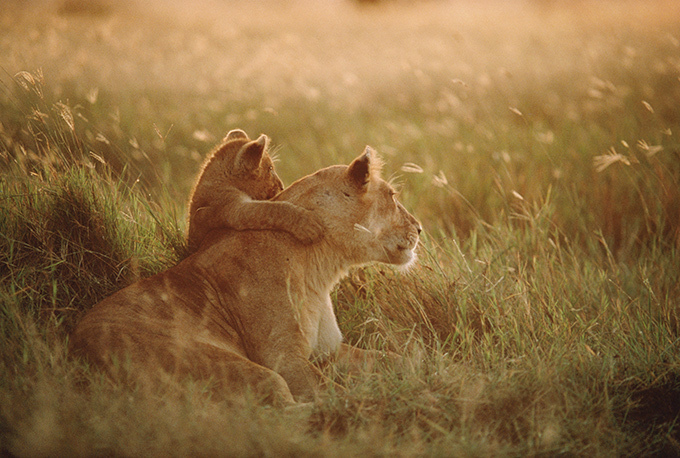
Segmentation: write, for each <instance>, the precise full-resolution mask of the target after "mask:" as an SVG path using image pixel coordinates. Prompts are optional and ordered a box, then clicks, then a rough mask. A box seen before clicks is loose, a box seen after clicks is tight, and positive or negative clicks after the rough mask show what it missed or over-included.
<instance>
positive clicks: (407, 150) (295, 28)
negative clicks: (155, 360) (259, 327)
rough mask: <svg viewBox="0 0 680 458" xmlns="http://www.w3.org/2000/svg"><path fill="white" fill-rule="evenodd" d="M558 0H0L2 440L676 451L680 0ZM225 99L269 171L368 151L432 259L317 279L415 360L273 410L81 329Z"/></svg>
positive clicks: (148, 449) (362, 336)
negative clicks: (264, 150)
mask: <svg viewBox="0 0 680 458" xmlns="http://www.w3.org/2000/svg"><path fill="white" fill-rule="evenodd" d="M564 3H566V2H552V1H548V0H544V1H541V0H534V1H530V0H527V1H520V0H517V1H507V2H501V1H492V0H490V1H484V2H473V1H453V0H450V1H447V0H441V1H421V2H413V3H412V4H411V3H409V2H404V3H401V2H389V1H385V2H353V1H350V0H347V1H341V0H334V1H328V2H321V1H319V2H316V1H312V0H291V1H282V2H274V1H271V2H270V1H259V2H237V1H227V0H224V1H218V0H212V1H209V0H205V1H200V2H181V1H179V0H177V1H170V0H168V1H161V0H157V1H155V2H135V1H134V0H125V1H120V2H118V1H113V0H91V1H87V0H59V1H47V0H45V1H40V0H32V1H20V0H4V2H3V4H2V6H1V7H0V169H1V175H0V176H1V178H0V189H1V191H0V341H1V344H0V450H1V451H2V454H3V456H5V455H7V456H91V455H113V456H154V455H155V456H166V455H167V456H189V455H203V456H212V455H218V456H219V455H222V456H250V455H258V456H260V455H265V456H280V455H284V456H375V455H378V456H385V455H390V456H392V455H396V456H484V457H486V456H537V455H540V456H588V457H591V456H678V455H680V142H679V135H680V3H678V2H676V1H645V2H643V1H640V2H633V1H606V0H603V1H588V0H583V1H578V2H569V3H568V4H567V5H566V6H565V5H564ZM234 128H241V129H244V130H245V131H246V132H248V133H249V134H250V136H251V137H255V136H257V135H259V134H260V133H265V134H267V135H268V136H269V137H270V138H271V139H272V142H273V144H274V150H275V151H276V152H277V155H278V162H277V163H276V167H277V171H278V173H279V175H280V176H281V178H282V179H283V181H284V183H286V184H290V183H291V182H293V181H294V180H295V179H297V178H299V177H301V176H304V175H306V174H308V173H311V172H313V171H315V170H317V169H319V168H321V167H326V166H329V165H332V164H338V163H344V164H347V163H349V161H351V160H352V159H353V158H354V157H356V156H357V155H358V154H360V153H361V151H363V148H364V146H365V145H367V144H368V145H371V146H372V147H374V148H375V149H376V150H377V151H378V152H379V153H380V154H381V155H382V157H383V159H384V161H385V168H384V171H383V175H384V176H385V177H386V178H389V179H390V180H391V181H392V182H393V183H394V184H395V185H396V186H397V187H398V189H399V194H400V195H399V198H400V200H401V201H402V203H403V204H404V206H405V207H406V208H407V209H408V210H409V211H411V213H413V214H414V215H415V216H416V217H417V218H418V219H419V220H420V221H421V223H422V225H423V228H424V233H423V237H422V243H421V246H420V248H419V260H418V262H417V263H416V264H415V265H414V266H413V267H411V268H410V270H408V271H406V272H404V271H400V270H397V269H393V268H391V267H388V266H385V265H373V266H369V267H366V268H363V269H358V270H355V271H353V272H352V273H351V275H350V277H349V278H347V279H345V280H344V281H343V282H342V283H341V284H340V286H339V287H338V289H337V290H336V292H335V293H334V296H333V299H334V302H335V307H336V315H337V317H338V321H339V324H340V328H341V329H342V331H343V334H344V335H345V338H346V341H347V342H349V343H352V344H354V345H357V346H359V347H362V348H369V349H370V348H373V349H389V350H392V351H395V352H397V353H400V354H402V355H404V357H405V360H406V364H405V366H406V367H405V368H403V369H402V370H395V368H392V367H390V366H388V365H385V366H381V367H379V368H378V369H376V370H375V371H373V372H369V373H365V374H360V375H356V376H348V375H347V374H342V373H338V372H336V371H334V369H333V367H325V368H324V371H325V373H326V374H327V375H328V376H329V377H331V378H332V379H334V380H335V381H336V382H338V383H339V384H341V385H343V386H344V387H345V388H346V391H345V392H336V391H329V392H327V393H324V394H323V395H322V396H321V398H320V399H318V400H317V401H316V402H314V403H313V404H312V405H309V406H305V408H301V409H276V408H272V407H270V406H266V405H264V404H261V403H258V402H257V400H255V399H251V400H249V401H248V402H247V403H246V405H245V406H243V405H240V406H234V405H232V404H229V403H226V402H217V401H213V400H211V399H210V397H209V395H208V392H207V390H206V387H204V386H201V385H200V384H196V383H194V384H192V383H189V382H187V383H185V384H182V385H179V386H173V387H168V388H165V389H163V390H159V391H157V392H154V393H149V392H145V391H142V390H137V389H135V388H134V387H133V386H128V385H125V384H116V383H113V382H111V381H109V380H108V379H106V378H104V377H103V376H101V375H100V374H98V373H97V372H96V371H94V370H92V369H90V368H88V367H87V365H86V364H84V363H82V362H79V361H75V360H72V359H70V358H69V357H68V355H67V352H66V342H67V338H68V333H69V331H70V330H71V329H72V328H73V326H74V324H75V323H76V322H77V320H78V319H79V318H80V317H81V316H82V314H83V313H84V312H85V311H86V310H88V309H89V308H90V307H92V306H93V305H94V304H95V303H97V302H99V301H100V300H101V299H103V298H105V297H107V296H108V295H110V294H112V293H113V292H114V291H117V290H119V289H121V288H123V287H125V286H127V285H129V284H131V283H133V282H134V281H136V280H138V279H140V278H143V277H146V276H149V275H152V274H153V273H156V272H159V271H161V270H164V269H166V268H168V267H170V266H172V265H174V264H176V263H177V262H178V261H179V260H181V259H182V258H183V257H184V256H185V255H186V253H185V250H186V246H185V241H184V237H185V231H186V213H187V211H186V205H187V200H188V196H189V192H190V191H191V187H192V184H193V181H194V179H195V178H196V174H197V173H198V171H199V167H200V165H201V163H202V161H203V159H204V157H205V155H206V154H207V153H208V152H209V151H210V150H211V149H212V147H213V146H214V145H215V144H216V143H217V142H219V141H220V140H221V139H222V137H223V136H224V135H225V134H226V132H227V131H229V130H231V129H234Z"/></svg>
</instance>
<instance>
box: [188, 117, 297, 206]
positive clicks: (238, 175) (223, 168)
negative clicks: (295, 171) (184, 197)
mask: <svg viewBox="0 0 680 458" xmlns="http://www.w3.org/2000/svg"><path fill="white" fill-rule="evenodd" d="M267 142H268V139H267V136H266V135H260V136H259V137H258V138H257V140H250V139H249V138H248V136H247V135H246V133H245V132H243V131H242V130H240V129H235V130H232V131H230V132H229V133H228V134H227V136H226V137H225V138H224V140H223V141H222V144H221V145H220V146H219V147H218V148H217V150H216V151H215V152H214V153H213V154H212V156H211V157H210V159H209V160H208V162H207V163H206V165H205V166H204V168H203V175H202V180H205V181H206V184H207V183H215V184H218V185H219V186H225V187H226V186H232V187H235V188H237V189H239V190H240V191H243V192H244V193H246V194H247V195H248V196H250V197H251V198H253V199H255V200H266V199H271V198H272V197H274V196H275V195H276V194H278V193H279V192H280V191H281V190H282V189H283V183H282V182H281V180H280V179H279V177H278V175H277V174H276V172H275V171H274V163H273V162H272V158H271V157H270V156H269V153H268V152H267Z"/></svg>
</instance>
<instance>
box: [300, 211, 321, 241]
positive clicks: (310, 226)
mask: <svg viewBox="0 0 680 458" xmlns="http://www.w3.org/2000/svg"><path fill="white" fill-rule="evenodd" d="M325 230H326V228H325V227H324V225H323V223H322V222H321V218H319V217H318V216H317V215H316V213H314V212H312V211H309V210H304V211H302V212H300V219H299V220H298V221H297V224H296V226H295V229H294V230H293V231H292V234H293V235H294V236H295V238H296V239H298V240H299V241H300V242H302V243H304V244H310V243H314V242H318V241H319V240H321V239H322V238H323V234H324V232H325Z"/></svg>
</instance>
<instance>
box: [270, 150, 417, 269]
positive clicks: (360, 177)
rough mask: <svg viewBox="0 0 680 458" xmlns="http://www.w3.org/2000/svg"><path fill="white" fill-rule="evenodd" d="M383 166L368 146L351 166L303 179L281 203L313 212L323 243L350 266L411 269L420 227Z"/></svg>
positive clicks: (293, 186) (282, 197) (324, 171)
mask: <svg viewBox="0 0 680 458" xmlns="http://www.w3.org/2000/svg"><path fill="white" fill-rule="evenodd" d="M381 166H382V163H381V161H380V159H379V158H378V156H377V153H376V152H375V151H374V150H373V149H371V148H370V147H366V149H365V150H364V152H363V154H361V155H360V156H359V157H357V158H356V159H354V161H352V163H351V164H350V165H348V166H346V165H336V166H332V167H328V168H325V169H322V170H319V171H318V172H316V173H314V174H312V175H309V176H307V177H304V178H302V179H300V180H298V181H296V182H295V183H293V184H292V185H290V186H289V187H288V188H287V189H286V190H284V191H283V192H282V193H281V194H279V196H277V197H276V200H288V201H290V202H292V203H294V204H296V205H299V206H301V207H304V208H306V209H308V210H312V211H314V212H315V213H316V214H317V215H319V217H320V218H321V219H322V221H323V223H324V225H325V226H326V228H327V231H326V233H325V235H324V240H325V242H327V243H330V244H333V245H335V248H336V251H337V252H338V253H342V254H343V255H344V256H346V257H347V260H348V262H350V263H353V264H362V263H366V262H371V261H379V262H385V263H389V264H396V265H409V264H411V263H412V262H413V261H414V260H415V257H416V254H415V248H416V245H417V244H418V238H419V234H420V231H421V226H420V223H419V222H418V221H417V220H416V219H415V218H414V217H413V215H411V214H410V213H409V212H407V211H406V209H405V208H404V207H403V206H402V205H401V203H400V202H399V201H398V200H397V198H396V192H395V190H394V189H393V188H392V186H390V185H389V184H388V183H387V182H386V181H385V180H383V179H382V178H381V177H380V168H381Z"/></svg>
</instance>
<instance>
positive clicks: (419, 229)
mask: <svg viewBox="0 0 680 458" xmlns="http://www.w3.org/2000/svg"><path fill="white" fill-rule="evenodd" d="M416 230H417V231H418V235H420V233H421V232H423V227H422V226H421V225H420V224H419V223H417V224H416Z"/></svg>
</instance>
